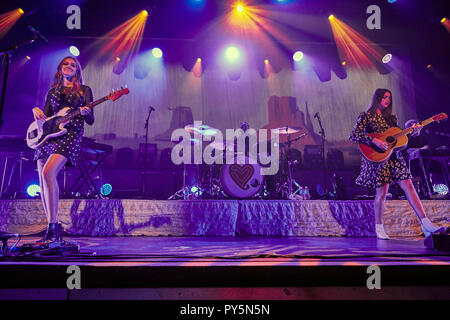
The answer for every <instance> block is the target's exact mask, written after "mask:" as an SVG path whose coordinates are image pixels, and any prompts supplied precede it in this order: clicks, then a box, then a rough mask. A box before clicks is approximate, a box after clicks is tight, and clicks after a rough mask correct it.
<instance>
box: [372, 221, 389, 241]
mask: <svg viewBox="0 0 450 320" xmlns="http://www.w3.org/2000/svg"><path fill="white" fill-rule="evenodd" d="M375 233H376V235H377V238H378V239H382V240H389V239H390V238H389V236H388V235H387V234H386V232H385V231H384V226H383V225H382V224H375Z"/></svg>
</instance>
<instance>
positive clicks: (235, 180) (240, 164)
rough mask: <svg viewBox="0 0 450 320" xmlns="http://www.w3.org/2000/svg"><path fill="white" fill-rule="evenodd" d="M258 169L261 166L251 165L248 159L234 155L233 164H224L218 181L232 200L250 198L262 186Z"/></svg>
mask: <svg viewBox="0 0 450 320" xmlns="http://www.w3.org/2000/svg"><path fill="white" fill-rule="evenodd" d="M239 160H240V161H239ZM253 162H254V161H253ZM260 169H261V166H260V165H259V164H257V163H251V162H250V158H249V157H247V156H245V155H235V156H234V162H233V164H225V165H223V167H222V171H221V177H220V181H221V184H222V186H223V189H224V190H225V192H226V193H227V194H228V195H229V196H230V197H233V198H238V199H245V198H251V197H252V196H254V195H255V194H256V193H257V192H258V191H259V190H260V189H261V188H262V186H263V184H264V176H263V175H261V172H260Z"/></svg>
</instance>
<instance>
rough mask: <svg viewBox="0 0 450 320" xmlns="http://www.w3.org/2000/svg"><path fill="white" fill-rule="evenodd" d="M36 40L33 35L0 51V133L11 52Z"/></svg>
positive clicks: (35, 36)
mask: <svg viewBox="0 0 450 320" xmlns="http://www.w3.org/2000/svg"><path fill="white" fill-rule="evenodd" d="M36 38H37V35H36V34H34V35H33V37H31V38H29V39H27V40H23V41H20V42H17V43H15V44H13V45H11V46H10V47H8V48H6V49H4V50H2V51H0V55H3V61H2V66H3V65H4V66H5V73H4V74H3V85H2V96H1V100H0V133H1V130H2V127H3V110H4V106H5V98H6V84H7V82H8V74H9V66H10V64H11V59H12V54H13V51H14V50H16V49H17V48H19V47H20V46H23V45H25V44H29V43H33V42H34V41H35V40H36Z"/></svg>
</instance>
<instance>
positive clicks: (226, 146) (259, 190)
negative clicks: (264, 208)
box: [169, 124, 309, 200]
mask: <svg viewBox="0 0 450 320" xmlns="http://www.w3.org/2000/svg"><path fill="white" fill-rule="evenodd" d="M184 129H185V130H186V131H187V132H189V133H190V134H193V135H194V137H199V135H200V136H201V137H202V138H203V137H204V136H213V135H215V134H216V133H217V132H218V130H217V129H214V128H212V127H210V126H208V125H205V124H202V125H193V124H192V125H187V126H185V127H184ZM272 130H274V131H275V132H277V133H278V134H280V135H287V142H282V143H281V142H280V143H279V148H280V157H279V161H280V164H279V168H280V170H279V172H278V173H277V174H276V175H273V176H264V175H262V174H261V168H262V167H263V165H261V164H259V163H258V162H257V159H252V158H251V157H250V156H249V154H248V152H244V153H242V152H237V151H236V148H235V146H236V144H235V143H236V140H233V141H212V142H210V143H208V145H209V146H210V147H213V148H214V149H215V150H218V151H219V152H222V153H223V155H224V158H223V159H224V161H223V164H216V163H214V164H184V165H183V185H182V188H181V189H180V190H178V191H177V192H176V193H174V194H173V195H172V196H171V197H170V198H169V200H174V199H185V200H195V199H300V198H301V199H309V192H308V194H307V195H305V194H304V193H305V191H306V190H307V188H303V187H302V186H300V185H299V184H298V183H297V182H296V181H295V180H294V179H293V177H292V166H293V165H295V164H296V160H293V159H290V152H289V149H290V147H291V145H292V144H293V143H294V142H295V141H297V140H299V139H301V138H303V137H304V136H306V134H302V135H300V136H298V137H296V138H294V139H291V135H292V134H294V133H298V132H300V130H301V128H298V127H290V126H285V127H280V128H276V129H272ZM205 140H208V141H211V139H210V137H208V139H205ZM190 142H191V145H192V146H196V145H198V144H200V141H199V139H197V138H193V137H192V135H191V139H190ZM266 143H267V142H266ZM269 143H270V141H269ZM269 145H270V144H269ZM258 146H259V144H258V145H257V146H256V147H257V148H258ZM231 151H232V152H233V162H232V163H229V161H225V154H226V153H227V152H231ZM246 151H247V150H246ZM213 152H215V151H213ZM268 152H270V150H268ZM294 189H295V190H294Z"/></svg>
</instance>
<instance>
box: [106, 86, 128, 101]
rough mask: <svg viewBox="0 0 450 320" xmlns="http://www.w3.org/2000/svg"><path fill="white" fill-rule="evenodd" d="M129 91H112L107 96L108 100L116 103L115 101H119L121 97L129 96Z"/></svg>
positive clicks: (124, 89)
mask: <svg viewBox="0 0 450 320" xmlns="http://www.w3.org/2000/svg"><path fill="white" fill-rule="evenodd" d="M129 93H130V90H128V88H126V87H125V88H121V89H120V90H119V89H118V90H116V91H114V90H113V91H112V92H111V93H110V94H109V95H108V100H111V101H116V100H117V99H119V98H120V97H121V96H123V95H124V94H129Z"/></svg>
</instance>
